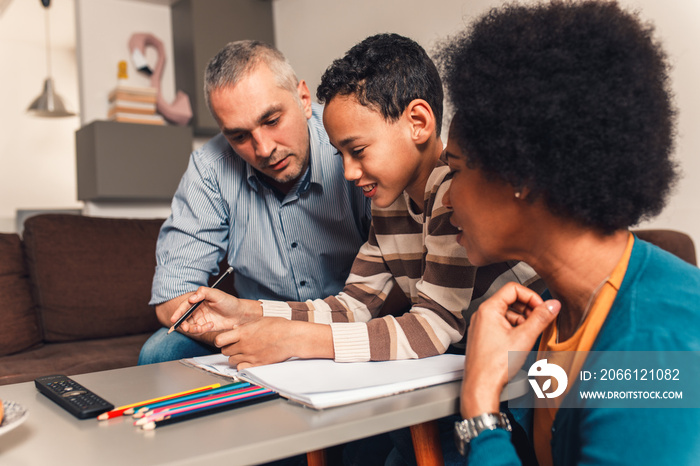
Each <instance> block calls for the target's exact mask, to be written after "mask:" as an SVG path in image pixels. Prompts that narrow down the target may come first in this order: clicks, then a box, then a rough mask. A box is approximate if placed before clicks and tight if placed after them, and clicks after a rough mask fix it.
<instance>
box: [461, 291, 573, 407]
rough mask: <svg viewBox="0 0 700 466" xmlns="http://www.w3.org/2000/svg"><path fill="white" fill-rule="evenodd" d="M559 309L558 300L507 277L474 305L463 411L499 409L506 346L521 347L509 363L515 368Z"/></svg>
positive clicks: (505, 377)
mask: <svg viewBox="0 0 700 466" xmlns="http://www.w3.org/2000/svg"><path fill="white" fill-rule="evenodd" d="M560 309H561V304H560V303H559V301H556V300H549V301H546V302H544V301H542V298H541V297H540V296H539V295H538V294H537V293H535V292H534V291H532V290H531V289H529V288H527V287H525V286H523V285H520V284H518V283H508V284H507V285H505V286H503V287H502V288H501V289H500V290H498V291H497V292H496V293H494V294H493V296H491V297H490V298H489V299H487V300H486V301H484V302H483V303H482V304H481V306H479V309H478V310H477V311H476V312H475V313H474V314H473V315H472V317H471V323H470V325H469V332H468V336H467V350H466V360H465V366H464V380H463V381H462V396H461V411H462V417H464V418H465V419H468V418H471V417H474V416H478V415H480V414H484V413H495V412H498V410H499V399H500V395H501V391H502V390H503V388H504V387H505V386H506V384H507V383H508V376H509V374H508V369H509V368H508V351H520V352H522V353H523V355H522V360H521V361H519V362H516V364H511V366H515V367H511V371H515V370H517V369H519V368H520V366H522V364H523V363H524V362H525V357H526V354H527V352H529V351H530V350H532V347H533V346H534V344H535V341H537V337H538V336H539V335H540V334H541V333H542V331H543V330H544V329H545V328H546V327H547V326H548V325H549V324H550V323H551V322H552V321H553V320H554V319H555V318H556V317H557V314H558V313H559V310H560ZM510 375H514V374H510Z"/></svg>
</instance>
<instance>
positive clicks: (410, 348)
mask: <svg viewBox="0 0 700 466" xmlns="http://www.w3.org/2000/svg"><path fill="white" fill-rule="evenodd" d="M450 180H451V175H450V169H449V167H448V166H447V165H445V164H444V163H443V162H439V165H438V166H437V167H436V168H435V169H434V170H433V172H432V174H431V176H430V178H429V179H428V182H427V184H426V190H425V204H424V208H423V213H422V214H417V213H415V212H414V211H413V210H412V209H411V200H410V198H409V197H408V194H406V192H404V193H403V196H400V197H399V198H398V199H397V200H396V201H395V202H394V203H393V204H392V205H391V206H389V207H387V208H377V207H376V206H374V205H373V206H372V225H371V227H370V233H369V238H368V240H367V242H366V243H365V244H364V245H363V246H362V247H361V248H360V251H359V253H358V255H357V257H356V258H355V262H354V263H353V265H352V269H351V271H350V276H349V277H348V279H347V281H346V282H345V287H344V289H343V291H342V292H340V293H339V294H338V295H336V296H331V297H328V298H326V299H323V300H321V299H316V300H309V301H306V302H303V303H301V302H278V301H265V300H263V301H261V302H262V305H263V315H265V316H277V317H285V318H287V319H293V320H303V321H309V322H316V323H325V324H330V325H331V329H332V334H333V345H334V349H335V360H336V361H340V362H352V361H370V360H371V361H381V360H389V359H411V358H423V357H428V356H434V355H437V354H441V353H444V352H445V351H446V350H447V348H448V346H449V345H450V344H455V343H460V342H461V341H462V339H463V337H464V334H465V330H466V326H467V322H468V318H469V317H470V315H471V313H473V312H474V311H475V310H476V309H477V307H478V305H479V304H480V303H481V302H482V301H483V300H484V299H485V298H486V297H488V296H490V295H491V294H493V292H495V291H496V290H497V289H499V288H500V287H501V286H502V285H504V284H505V283H507V282H509V281H516V282H519V283H523V284H525V285H527V286H532V285H537V286H539V285H541V280H539V277H538V276H537V275H536V274H535V272H534V271H533V270H532V268H530V267H529V266H528V265H526V264H525V263H522V262H507V263H499V264H493V265H489V266H487V267H475V266H473V265H471V264H470V263H469V260H468V259H467V256H466V252H465V250H464V249H463V248H462V247H461V246H460V245H459V244H458V243H457V241H456V235H457V233H458V231H457V229H456V228H455V227H454V226H452V224H450V221H449V220H450V210H449V209H448V208H447V207H445V206H444V205H443V204H442V199H443V196H444V195H445V192H446V191H447V189H448V187H449V184H450ZM392 279H393V280H392ZM395 284H398V286H399V287H400V288H401V290H402V291H403V293H404V294H405V295H406V297H407V298H408V299H410V301H411V303H412V307H411V308H410V310H408V311H407V312H405V313H404V314H403V315H401V316H398V317H394V316H391V315H387V316H383V317H381V318H375V317H376V316H377V315H378V314H379V312H380V310H381V307H382V305H383V304H384V301H385V299H386V297H387V295H388V294H389V291H390V290H391V288H392V287H393V286H394V285H395Z"/></svg>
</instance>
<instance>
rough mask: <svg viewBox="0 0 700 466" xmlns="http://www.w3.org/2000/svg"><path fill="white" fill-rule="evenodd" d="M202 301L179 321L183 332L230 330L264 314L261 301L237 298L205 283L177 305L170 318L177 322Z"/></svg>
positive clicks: (199, 332) (197, 332) (197, 333)
mask: <svg viewBox="0 0 700 466" xmlns="http://www.w3.org/2000/svg"><path fill="white" fill-rule="evenodd" d="M200 301H201V304H200V305H199V307H197V309H195V311H194V312H193V313H192V315H191V316H190V317H188V318H187V319H186V320H185V321H183V322H182V324H180V329H181V330H182V331H183V332H184V333H189V334H192V335H199V334H202V333H205V332H212V331H221V330H230V329H232V328H233V327H235V326H236V325H241V324H243V323H246V322H250V321H252V320H255V319H259V318H260V317H262V305H261V304H260V302H259V301H251V300H248V299H238V298H236V297H235V296H231V295H230V294H228V293H225V292H223V291H221V290H217V289H215V288H207V287H204V286H202V287H200V288H199V289H198V290H197V291H196V292H195V293H193V294H192V295H190V296H189V297H188V298H187V299H186V300H185V301H183V302H182V303H181V304H180V305H179V306H178V308H177V309H176V310H175V312H174V313H173V315H172V316H171V317H170V321H171V322H172V323H173V324H174V323H175V322H177V320H178V319H179V318H180V316H182V315H183V314H184V313H185V312H187V310H188V309H189V308H190V307H192V305H193V304H195V303H197V302H200Z"/></svg>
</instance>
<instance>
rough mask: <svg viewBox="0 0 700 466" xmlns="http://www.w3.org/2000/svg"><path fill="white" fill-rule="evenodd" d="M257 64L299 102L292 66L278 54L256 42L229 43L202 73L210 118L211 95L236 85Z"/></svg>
mask: <svg viewBox="0 0 700 466" xmlns="http://www.w3.org/2000/svg"><path fill="white" fill-rule="evenodd" d="M260 63H264V64H266V65H267V67H268V68H269V69H270V71H272V73H273V74H274V75H275V78H276V80H277V84H278V85H279V86H280V87H281V88H283V89H287V90H288V91H289V92H291V93H292V94H294V96H296V98H297V99H299V96H298V95H297V92H296V90H297V85H298V84H299V81H298V80H297V77H296V74H295V73H294V70H293V69H292V66H291V65H290V64H289V62H288V61H287V59H286V58H285V57H284V55H282V53H281V52H280V51H279V50H277V49H276V48H274V47H273V46H271V45H269V44H266V43H265V42H260V41H257V40H240V41H236V42H229V43H228V44H226V46H224V48H223V49H221V50H220V51H219V53H217V54H216V56H214V58H212V59H211V61H210V62H209V64H208V65H207V69H206V71H205V72H204V97H205V99H206V102H207V107H209V111H210V112H212V115H214V112H213V111H212V108H211V100H210V96H211V93H212V92H213V91H215V90H217V89H221V88H224V87H228V86H234V85H236V84H237V83H238V82H239V81H240V80H241V79H243V78H245V77H246V76H247V75H248V73H250V72H251V71H253V70H254V69H255V67H256V66H258V65H259V64H260Z"/></svg>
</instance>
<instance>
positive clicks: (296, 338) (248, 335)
mask: <svg viewBox="0 0 700 466" xmlns="http://www.w3.org/2000/svg"><path fill="white" fill-rule="evenodd" d="M214 343H215V344H216V346H218V347H219V348H221V353H223V354H224V355H226V356H229V358H228V361H229V364H230V365H231V367H237V368H238V370H241V369H245V368H246V367H253V366H261V365H263V364H272V363H275V362H282V361H286V360H287V359H289V358H292V357H298V358H303V359H310V358H324V359H333V357H334V356H335V352H334V350H333V336H332V333H331V327H330V326H329V325H324V324H314V323H310V322H300V321H292V320H287V319H283V318H281V317H264V318H261V319H258V320H255V321H251V322H248V323H246V324H243V325H240V326H237V327H235V328H234V329H233V330H229V331H228V332H222V333H221V334H219V335H218V336H217V337H216V339H215V340H214Z"/></svg>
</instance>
